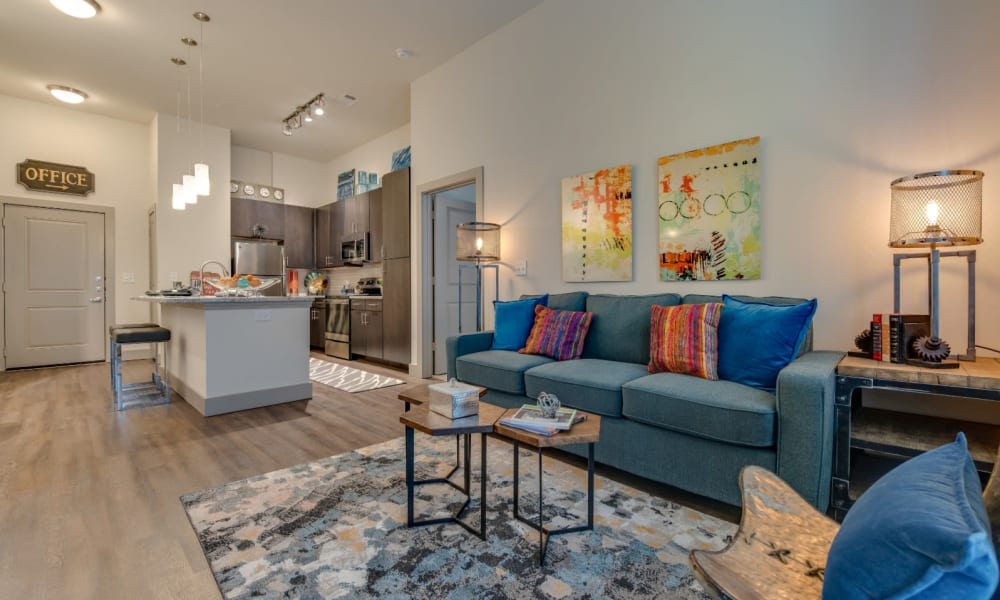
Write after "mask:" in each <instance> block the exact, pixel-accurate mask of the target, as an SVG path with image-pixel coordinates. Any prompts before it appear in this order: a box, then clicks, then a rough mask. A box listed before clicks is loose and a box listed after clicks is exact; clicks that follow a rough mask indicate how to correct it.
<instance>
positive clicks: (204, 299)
mask: <svg viewBox="0 0 1000 600" xmlns="http://www.w3.org/2000/svg"><path fill="white" fill-rule="evenodd" d="M132 299H133V300H139V301H144V302H156V303H158V304H271V303H288V302H300V303H303V304H307V303H312V301H313V297H312V296H255V297H252V298H247V297H241V296H221V297H216V296H133V297H132Z"/></svg>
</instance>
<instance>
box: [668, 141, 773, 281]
mask: <svg viewBox="0 0 1000 600" xmlns="http://www.w3.org/2000/svg"><path fill="white" fill-rule="evenodd" d="M657 196H658V197H657V213H658V222H659V240H658V247H657V258H658V260H659V270H660V280H661V281H682V280H730V279H760V138H759V137H752V138H747V139H745V140H738V141H735V142H729V143H726V144H719V145H718V146H711V147H709V148H702V149H700V150H692V151H690V152H684V153H683V154H674V155H671V156H664V157H662V158H660V159H659V161H658V168H657Z"/></svg>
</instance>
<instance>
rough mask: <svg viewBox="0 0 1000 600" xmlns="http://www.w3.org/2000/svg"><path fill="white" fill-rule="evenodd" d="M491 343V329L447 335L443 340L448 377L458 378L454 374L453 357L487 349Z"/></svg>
mask: <svg viewBox="0 0 1000 600" xmlns="http://www.w3.org/2000/svg"><path fill="white" fill-rule="evenodd" d="M492 345H493V332H492V331H479V332H476V333H463V334H460V335H453V336H451V337H449V338H448V341H446V342H445V346H446V348H447V351H448V379H451V378H452V377H454V378H455V379H458V375H456V374H455V373H456V372H455V359H457V358H458V357H459V356H462V355H463V354H472V353H473V352H482V351H483V350H489V349H490V346H492Z"/></svg>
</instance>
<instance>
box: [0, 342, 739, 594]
mask: <svg viewBox="0 0 1000 600" xmlns="http://www.w3.org/2000/svg"><path fill="white" fill-rule="evenodd" d="M315 356H317V357H319V358H327V357H323V356H322V355H315ZM330 360H334V359H330ZM150 364H151V363H149V362H148V361H132V362H129V363H126V369H125V378H126V381H129V380H138V379H141V378H142V377H143V376H148V370H149V366H150ZM351 364H352V365H353V366H361V367H362V368H364V369H366V370H369V371H373V372H379V373H385V374H391V375H393V376H396V377H399V378H401V379H404V380H405V381H407V382H416V381H418V380H415V379H413V378H410V377H409V376H407V375H406V374H404V373H401V372H399V371H394V370H390V369H386V368H383V367H380V366H378V365H373V364H368V363H364V364H359V363H357V362H355V363H351ZM109 388H110V386H109V377H108V366H107V365H106V364H95V365H86V366H73V367H61V368H53V369H39V370H31V371H17V372H8V373H0V598H53V599H55V598H59V599H67V598H101V599H104V598H177V599H185V600H188V599H197V598H218V597H219V593H218V589H217V587H216V585H215V581H214V579H213V578H212V573H211V571H209V568H208V564H207V562H206V561H205V558H204V555H203V554H202V552H201V548H200V547H199V545H198V541H197V539H196V538H195V535H194V532H193V530H192V529H191V526H190V524H189V523H188V520H187V516H186V515H185V513H184V510H183V508H182V507H181V503H180V501H179V500H178V497H179V496H181V495H183V494H186V493H189V492H193V491H196V490H200V489H204V488H208V487H213V486H217V485H220V484H223V483H227V482H230V481H234V480H237V479H242V478H245V477H249V476H252V475H257V474H260V473H266V472H268V471H272V470H275V469H280V468H284V467H288V466H291V465H295V464H299V463H303V462H308V461H312V460H316V459H318V458H322V457H326V456H330V455H333V454H338V453H341V452H345V451H348V450H352V449H355V448H360V447H363V446H367V445H369V444H374V443H377V442H381V441H385V440H389V439H392V438H395V437H399V436H401V435H402V434H403V426H402V425H401V424H400V423H399V414H400V412H402V406H401V403H400V402H399V400H397V399H396V394H397V393H398V390H399V389H400V388H398V387H389V388H382V389H379V390H373V391H370V392H360V393H356V394H350V393H346V392H340V391H338V390H335V389H333V388H330V387H327V386H324V385H318V384H314V385H313V398H312V399H311V400H308V401H301V402H294V403H289V404H284V405H279V406H274V407H267V408H260V409H255V410H249V411H243V412H239V413H233V414H229V415H221V416H217V417H210V418H205V417H202V416H201V415H200V414H199V413H198V412H197V411H195V410H194V409H193V408H191V406H189V405H188V404H187V403H186V402H184V401H183V400H180V399H175V401H174V402H173V403H172V404H170V405H165V406H156V407H150V408H138V409H131V410H128V411H124V412H120V413H119V412H115V411H113V410H112V409H111V399H110V391H109ZM571 460H572V459H571ZM609 471H610V470H604V469H599V472H601V473H602V474H605V475H610V476H612V477H614V478H615V479H619V480H622V481H623V482H625V483H628V484H630V485H635V486H638V487H640V488H642V489H646V490H648V491H650V492H651V493H658V494H660V495H664V496H666V497H670V498H671V499H675V500H677V501H680V502H682V503H684V504H687V505H689V506H692V507H694V508H696V509H699V510H704V511H706V512H710V513H712V514H716V515H718V516H723V517H724V518H728V519H730V520H735V519H736V518H738V514H739V512H738V510H736V509H733V508H732V507H726V506H725V505H720V504H716V503H710V504H706V503H704V502H705V501H704V500H703V499H699V498H698V497H693V496H688V495H685V494H683V493H680V492H677V491H676V490H673V489H672V488H669V487H667V486H660V485H658V484H653V483H650V482H647V481H645V480H641V479H638V478H633V477H628V476H625V475H623V474H621V473H618V472H609Z"/></svg>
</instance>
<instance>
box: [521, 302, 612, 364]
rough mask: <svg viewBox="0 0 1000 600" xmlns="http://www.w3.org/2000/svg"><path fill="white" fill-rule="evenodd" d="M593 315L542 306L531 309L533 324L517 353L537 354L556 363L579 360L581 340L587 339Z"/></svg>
mask: <svg viewBox="0 0 1000 600" xmlns="http://www.w3.org/2000/svg"><path fill="white" fill-rule="evenodd" d="M593 318H594V313H589V312H579V311H575V310H552V309H551V308H548V307H546V306H541V305H538V306H536V307H535V324H534V325H533V326H532V327H531V333H530V334H528V339H527V341H526V342H525V343H524V348H521V349H520V350H518V352H520V353H521V354H540V355H542V356H549V357H552V358H554V359H556V360H569V359H573V358H580V354H582V353H583V340H584V339H585V338H586V337H587V330H588V329H590V322H591V321H592V320H593Z"/></svg>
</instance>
